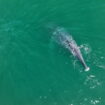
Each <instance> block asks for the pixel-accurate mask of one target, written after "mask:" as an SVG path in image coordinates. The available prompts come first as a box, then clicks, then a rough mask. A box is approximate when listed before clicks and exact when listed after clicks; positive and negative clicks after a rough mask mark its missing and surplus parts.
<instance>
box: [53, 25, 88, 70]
mask: <svg viewBox="0 0 105 105" xmlns="http://www.w3.org/2000/svg"><path fill="white" fill-rule="evenodd" d="M53 35H54V38H55V39H56V40H57V42H58V43H59V44H61V45H62V46H63V47H65V48H67V49H68V50H69V51H70V52H71V53H72V54H73V56H75V57H76V58H77V59H78V60H79V61H80V62H81V63H82V65H83V66H84V68H85V71H88V70H89V67H88V66H87V65H86V63H85V61H84V58H83V56H82V54H81V51H80V48H79V46H78V45H77V43H76V42H75V40H74V39H73V38H72V36H71V35H70V34H69V33H67V32H66V31H65V30H64V29H63V28H60V27H57V28H56V29H55V30H54V32H53Z"/></svg>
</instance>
